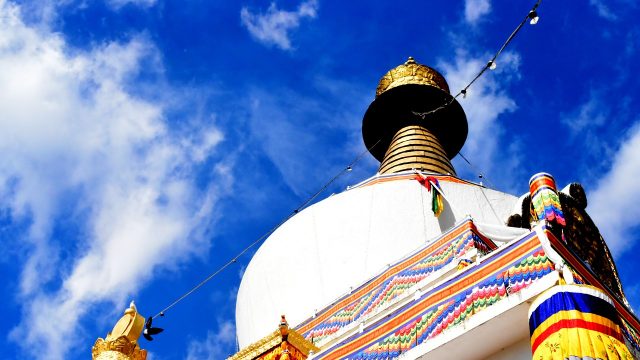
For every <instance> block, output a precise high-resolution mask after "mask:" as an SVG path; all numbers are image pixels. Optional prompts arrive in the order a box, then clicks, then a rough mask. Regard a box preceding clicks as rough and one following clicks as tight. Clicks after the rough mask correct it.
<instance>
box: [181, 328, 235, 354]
mask: <svg viewBox="0 0 640 360" xmlns="http://www.w3.org/2000/svg"><path fill="white" fill-rule="evenodd" d="M235 341H236V329H235V326H233V322H231V321H223V322H219V324H218V330H217V331H208V332H207V338H206V339H204V340H201V341H198V340H194V341H191V343H189V348H188V353H187V360H218V359H225V358H227V357H228V356H229V355H233V354H228V353H227V352H226V349H229V348H230V347H231V346H233V344H234V343H235Z"/></svg>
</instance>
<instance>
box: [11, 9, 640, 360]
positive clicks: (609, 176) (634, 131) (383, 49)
mask: <svg viewBox="0 0 640 360" xmlns="http://www.w3.org/2000/svg"><path fill="white" fill-rule="evenodd" d="M531 5H533V2H527V1H508V2H507V1H505V2H494V1H491V0H466V1H464V2H463V1H460V2H456V3H451V2H438V3H436V2H429V3H427V2H423V1H406V2H403V3H402V4H400V3H398V2H397V1H377V2H371V1H367V2H365V1H349V2H337V1H334V2H329V1H324V0H290V1H289V0H287V1H284V0H283V1H275V2H269V1H259V0H247V1H227V2H222V1H164V0H105V1H98V0H96V1H88V0H85V1H75V0H41V1H29V0H26V1H8V0H0V153H1V154H2V155H1V156H0V242H1V244H2V248H1V249H0V274H2V279H3V281H2V282H0V289H2V294H3V295H4V296H3V301H2V302H1V303H0V311H1V314H2V318H3V321H2V322H1V323H0V333H2V334H3V336H2V337H1V338H0V353H1V354H2V356H1V357H2V358H9V359H12V358H38V359H63V358H64V359H86V358H87V357H89V356H90V348H91V345H92V344H93V342H94V341H95V339H96V338H97V337H99V336H100V337H103V336H105V335H106V333H107V332H108V331H109V330H110V329H111V327H112V326H113V324H114V322H115V321H116V319H118V318H119V316H120V314H121V311H122V310H124V308H126V306H127V305H128V303H129V301H130V300H131V299H135V301H136V303H137V305H138V309H139V310H140V312H141V313H142V314H144V315H151V314H155V313H156V312H158V311H159V310H160V309H162V308H163V307H164V306H166V305H167V304H169V303H170V302H171V301H173V300H174V299H175V298H176V297H178V296H179V295H180V294H182V292H184V291H186V290H188V289H189V288H190V287H191V286H193V285H194V284H196V283H197V282H199V281H200V280H201V279H202V278H203V277H205V276H206V275H207V274H209V273H210V272H212V271H214V270H215V269H217V268H218V267H219V266H221V265H222V264H223V263H225V262H226V261H228V260H229V259H230V258H232V257H233V256H234V254H236V253H237V252H239V251H240V250H241V249H242V248H244V247H245V246H246V245H248V244H249V243H251V242H253V241H254V240H255V239H256V238H257V237H258V236H260V235H262V234H263V233H264V232H265V231H267V230H268V229H269V228H271V227H272V226H273V225H275V224H276V223H278V222H279V220H280V219H281V218H282V217H284V216H286V215H288V214H289V213H290V212H291V211H292V210H293V209H294V208H295V207H297V206H298V204H300V203H301V202H302V201H303V200H304V199H306V198H307V197H308V196H309V195H310V194H312V193H314V192H315V191H316V190H317V189H318V188H320V187H321V186H322V184H323V183H324V182H325V181H326V180H328V179H329V178H331V177H332V176H333V175H334V174H335V173H336V172H338V171H340V169H342V168H343V167H344V166H346V164H348V163H349V162H350V161H351V160H352V159H353V158H355V157H356V156H357V154H359V153H360V152H361V151H362V150H363V148H364V147H363V143H362V139H361V135H360V126H361V119H362V115H363V114H364V111H365V110H366V107H367V106H368V104H369V103H370V102H371V101H372V100H373V97H374V93H375V87H376V84H377V81H378V80H379V78H380V77H381V76H382V75H383V74H384V73H385V72H386V71H387V70H388V69H390V68H392V67H394V66H396V65H398V64H400V63H402V62H404V61H405V60H406V58H407V57H408V56H409V55H411V56H413V57H415V58H416V59H417V60H418V61H419V62H421V63H425V64H427V65H430V66H433V67H435V68H437V69H438V70H440V71H441V72H442V73H443V74H444V75H445V76H446V78H447V80H448V82H449V85H450V87H451V88H452V89H453V90H454V91H457V90H459V89H460V88H461V87H462V86H463V85H464V84H465V83H466V82H468V81H469V80H470V79H471V78H472V77H473V76H474V75H475V73H476V72H477V71H478V70H479V69H480V68H481V67H482V66H483V65H484V64H485V63H486V61H487V60H489V59H490V57H491V55H492V53H493V52H495V50H496V49H497V48H498V47H499V46H500V44H501V43H502V41H503V40H504V39H505V38H506V36H507V35H508V34H509V33H510V32H511V30H512V29H513V28H514V27H515V25H517V23H518V22H519V21H520V19H521V18H522V17H523V16H524V14H526V12H527V11H528V9H529V8H530V6H531ZM539 13H540V17H541V18H540V22H539V23H538V24H537V25H535V26H530V25H527V26H526V27H525V28H524V29H523V31H522V32H521V33H520V34H519V35H518V37H517V38H516V40H515V41H514V42H513V44H512V45H511V46H510V47H509V48H508V51H507V52H506V53H504V54H503V55H502V56H501V57H500V58H499V59H498V60H497V63H498V68H497V69H496V70H495V71H492V72H490V73H487V74H486V76H484V77H483V78H482V79H481V80H480V81H479V82H478V83H477V84H475V85H474V87H472V88H471V90H470V91H469V93H468V96H467V98H466V99H463V100H461V104H462V106H463V108H464V109H465V111H466V113H467V118H468V120H469V126H470V133H469V138H468V139H467V143H466V145H465V147H464V148H463V150H462V151H463V153H464V154H465V155H466V157H467V158H468V159H469V160H470V161H471V162H472V163H473V165H474V169H472V168H470V167H469V166H468V165H467V164H466V163H464V162H463V161H461V160H460V159H459V158H456V159H454V165H455V166H456V168H457V170H458V174H459V175H461V177H463V178H467V179H471V180H476V179H477V174H478V172H482V173H483V174H484V175H485V183H489V184H490V185H491V186H492V187H495V188H497V189H499V190H502V191H507V192H510V193H513V194H516V195H520V194H522V193H524V192H525V191H527V181H528V179H529V177H530V176H531V175H532V174H534V173H536V172H539V171H547V172H550V173H552V174H553V175H554V176H555V177H556V180H557V182H558V183H559V185H560V186H564V185H565V184H567V183H569V182H572V181H578V182H581V183H582V184H583V185H584V187H585V189H586V190H587V195H588V198H589V207H588V211H589V213H590V214H591V215H592V216H593V217H594V218H595V220H596V223H597V224H598V226H599V227H600V229H601V231H602V232H603V234H604V236H605V240H607V242H608V243H609V246H610V247H611V249H612V251H613V252H614V255H615V257H616V261H617V265H618V269H619V271H620V274H621V277H622V281H623V286H624V288H625V291H626V293H627V296H628V297H629V300H630V302H631V303H632V305H633V306H634V307H635V308H636V309H638V308H639V307H640V279H638V277H637V276H636V272H637V265H636V255H635V254H636V253H637V251H639V250H640V241H639V240H640V236H638V235H637V231H638V230H640V220H639V219H640V217H639V216H638V215H640V186H638V184H637V183H638V180H637V179H638V178H639V177H640V121H639V120H640V117H639V116H638V113H640V100H638V96H637V95H638V94H640V91H639V90H640V89H639V88H640V83H639V82H638V81H637V64H638V63H640V54H639V51H640V49H638V46H639V45H638V44H640V41H639V39H640V26H639V25H638V23H637V18H638V15H640V13H639V12H638V5H637V4H636V3H635V2H634V1H631V0H612V1H608V2H605V1H603V0H589V1H582V2H578V1H567V2H562V3H559V2H552V1H546V2H543V4H542V5H541V7H540V9H539ZM376 165H377V164H376V163H375V160H374V159H373V157H371V156H367V157H365V159H364V160H363V161H361V162H360V163H358V166H357V167H355V168H354V171H352V172H350V173H349V174H348V175H346V176H344V177H342V178H340V179H339V180H338V181H337V182H336V183H335V184H334V185H333V186H332V187H331V188H330V189H328V191H327V193H326V194H324V195H323V196H327V195H329V194H330V193H331V192H338V191H342V190H343V189H344V188H345V187H346V186H347V185H349V184H355V183H357V182H359V181H361V180H363V179H365V178H367V177H369V176H371V175H373V174H374V173H375V170H376V168H377V167H376ZM249 259H250V256H245V257H243V258H241V259H240V261H239V262H238V263H237V264H236V265H234V266H232V267H231V268H229V269H227V270H226V271H225V272H223V273H222V274H221V275H220V276H218V277H217V278H215V279H214V280H213V281H211V282H210V283H208V284H207V285H206V286H205V287H203V288H202V289H201V290H200V291H198V292H197V293H195V294H193V295H192V296H191V297H189V298H188V299H187V300H185V301H184V302H182V303H180V304H179V305H178V306H176V307H175V308H173V309H172V310H171V311H170V312H168V313H167V316H166V317H164V318H162V319H159V320H158V321H157V324H158V326H160V327H164V328H165V329H166V330H165V333H163V334H161V335H160V336H158V337H157V340H156V341H154V342H152V343H148V342H146V341H144V340H142V346H143V347H144V348H147V349H148V350H149V351H150V352H151V354H152V358H153V359H207V358H209V359H220V358H223V357H225V356H226V355H228V354H231V353H234V352H235V335H234V324H233V322H234V320H233V319H234V307H235V293H236V291H237V287H238V285H239V281H240V278H241V274H242V271H243V269H244V267H245V266H246V264H247V263H248V261H249ZM279 315H280V314H274V324H276V322H277V321H278V316H279Z"/></svg>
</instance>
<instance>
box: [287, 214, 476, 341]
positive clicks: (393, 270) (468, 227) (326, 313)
mask: <svg viewBox="0 0 640 360" xmlns="http://www.w3.org/2000/svg"><path fill="white" fill-rule="evenodd" d="M474 229H475V227H473V226H472V221H471V220H467V221H465V222H464V223H462V224H460V226H458V227H457V228H455V229H453V230H452V231H451V232H450V233H448V234H445V235H443V236H442V237H441V238H440V239H439V240H436V242H434V243H433V244H431V245H429V246H428V247H426V248H424V249H422V250H420V251H418V252H417V253H415V254H413V255H411V256H410V257H409V258H407V259H406V260H403V261H402V262H400V263H398V264H396V265H394V266H392V267H390V268H389V269H387V270H386V271H385V272H383V273H382V274H379V275H377V277H376V278H375V279H373V280H372V281H371V282H370V283H368V284H365V285H363V286H362V287H360V288H359V289H356V290H355V291H354V292H353V293H351V294H350V295H349V296H347V297H346V298H344V299H342V300H340V301H338V302H337V303H335V304H333V305H331V306H330V307H329V308H328V309H327V310H323V311H321V313H322V314H320V315H318V316H316V317H315V318H314V319H312V320H311V321H309V322H308V323H306V324H304V325H302V326H300V327H299V328H296V331H298V332H300V333H305V332H307V331H308V330H310V329H312V328H313V327H315V326H316V325H318V324H319V323H321V322H323V321H325V320H326V319H328V318H329V317H331V316H333V315H335V313H337V312H338V311H340V310H341V309H342V308H343V307H345V306H346V305H349V304H350V303H352V302H353V301H355V300H357V299H359V298H361V297H362V296H363V295H365V294H366V293H367V292H369V291H371V290H372V289H373V288H375V287H377V286H378V285H380V284H382V283H383V282H385V281H386V280H388V279H389V278H391V277H393V276H395V275H396V274H398V273H399V272H401V271H402V270H404V269H406V268H407V267H409V266H410V265H412V264H413V263H415V262H417V261H418V260H419V259H420V258H422V257H425V256H426V255H428V254H429V253H431V252H433V251H435V250H436V249H438V248H439V247H441V246H443V245H445V244H446V243H447V242H449V241H451V240H453V239H454V238H456V237H457V236H459V235H460V234H462V233H464V232H465V231H473V230H474ZM476 232H477V230H476V231H475V232H474V233H476Z"/></svg>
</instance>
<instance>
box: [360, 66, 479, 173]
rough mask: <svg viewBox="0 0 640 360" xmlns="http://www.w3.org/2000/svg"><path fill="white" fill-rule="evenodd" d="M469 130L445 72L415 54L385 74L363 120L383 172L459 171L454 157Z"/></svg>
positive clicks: (364, 133) (366, 138)
mask: <svg viewBox="0 0 640 360" xmlns="http://www.w3.org/2000/svg"><path fill="white" fill-rule="evenodd" d="M468 130H469V126H468V124H467V117H466V115H465V113H464V110H463V109H462V107H461V106H460V104H459V103H458V101H456V99H455V98H453V97H452V96H451V94H450V92H449V85H448V84H447V81H446V80H445V78H444V76H442V74H440V73H439V72H438V71H436V70H435V69H433V68H431V67H429V66H426V65H422V64H419V63H417V62H416V60H415V59H414V58H413V57H409V59H408V60H407V61H406V62H405V63H404V64H400V65H399V66H396V67H395V68H393V69H391V70H389V71H388V72H387V73H386V74H384V76H383V77H382V79H380V81H379V83H378V87H377V89H376V97H375V99H374V100H373V102H372V103H371V105H369V108H368V109H367V112H366V113H365V115H364V118H363V119H362V137H363V139H364V144H365V146H366V148H367V149H369V152H370V153H371V155H373V156H374V157H375V158H376V159H377V160H378V161H380V163H381V164H380V168H379V169H378V173H380V174H390V173H398V172H403V171H410V170H412V169H415V170H422V171H424V172H428V173H435V174H445V175H446V174H451V175H455V169H454V168H453V166H452V165H451V162H450V160H451V159H453V157H455V156H456V155H457V154H458V152H459V151H460V149H461V148H462V146H463V145H464V142H465V140H466V139H467V133H468Z"/></svg>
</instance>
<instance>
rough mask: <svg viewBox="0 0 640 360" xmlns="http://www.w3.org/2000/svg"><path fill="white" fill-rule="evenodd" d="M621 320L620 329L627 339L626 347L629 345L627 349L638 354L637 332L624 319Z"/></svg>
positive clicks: (639, 347)
mask: <svg viewBox="0 0 640 360" xmlns="http://www.w3.org/2000/svg"><path fill="white" fill-rule="evenodd" d="M621 320H622V321H621V325H622V326H620V328H621V329H622V333H623V334H624V337H625V338H626V339H627V345H629V347H630V348H632V349H633V350H634V351H635V352H636V353H640V336H639V335H638V332H637V331H636V330H634V329H633V327H632V326H631V325H629V323H628V322H626V321H625V320H624V319H621Z"/></svg>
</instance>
